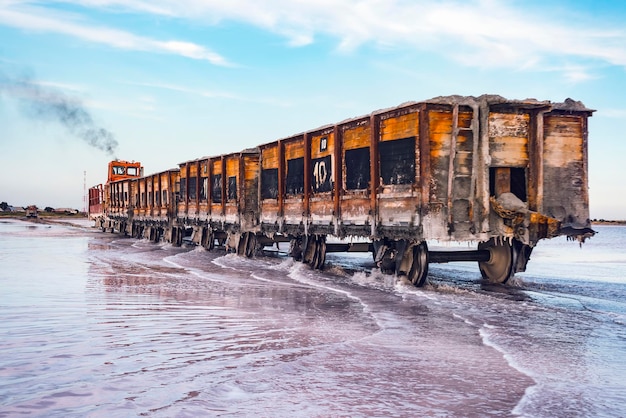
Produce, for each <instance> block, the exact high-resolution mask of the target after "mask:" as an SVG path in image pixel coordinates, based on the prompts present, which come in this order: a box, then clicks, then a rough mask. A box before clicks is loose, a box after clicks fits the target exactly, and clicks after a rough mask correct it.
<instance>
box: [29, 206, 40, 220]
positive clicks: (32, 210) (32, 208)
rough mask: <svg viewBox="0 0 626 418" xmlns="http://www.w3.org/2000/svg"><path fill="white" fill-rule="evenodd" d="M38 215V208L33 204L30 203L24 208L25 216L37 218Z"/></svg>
mask: <svg viewBox="0 0 626 418" xmlns="http://www.w3.org/2000/svg"><path fill="white" fill-rule="evenodd" d="M38 216H39V209H38V208H37V206H35V205H30V206H29V207H27V208H26V217H27V218H37V217H38Z"/></svg>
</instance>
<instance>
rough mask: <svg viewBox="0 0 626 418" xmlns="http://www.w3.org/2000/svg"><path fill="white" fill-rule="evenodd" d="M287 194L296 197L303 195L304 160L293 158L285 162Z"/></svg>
mask: <svg viewBox="0 0 626 418" xmlns="http://www.w3.org/2000/svg"><path fill="white" fill-rule="evenodd" d="M286 187H287V190H286V191H287V194H289V195H298V194H302V193H304V158H303V157H301V158H294V159H293V160H289V161H287V179H286Z"/></svg>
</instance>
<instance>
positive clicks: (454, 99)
mask: <svg viewBox="0 0 626 418" xmlns="http://www.w3.org/2000/svg"><path fill="white" fill-rule="evenodd" d="M422 104H435V105H437V104H441V105H461V106H470V107H476V106H481V105H482V106H502V107H503V108H506V107H511V108H521V109H546V110H557V111H566V112H572V113H574V112H580V113H587V114H589V115H591V114H592V113H593V112H595V110H594V109H589V108H587V107H586V106H585V105H584V104H583V103H582V102H580V101H575V100H572V99H570V98H567V99H565V100H564V101H563V102H560V103H559V102H551V101H549V100H537V99H532V98H528V99H523V100H517V99H507V98H505V97H502V96H500V95H497V94H483V95H481V96H478V97H475V96H460V95H450V96H438V97H433V98H432V99H427V100H423V101H419V102H417V101H408V102H404V103H401V104H399V105H398V106H393V107H388V108H382V109H378V110H375V111H373V112H371V113H368V114H365V115H361V116H355V117H352V118H348V119H344V120H342V121H340V122H337V123H331V124H326V125H322V126H320V127H318V128H314V129H310V130H307V131H303V132H299V133H296V134H293V135H289V136H286V137H283V138H279V139H276V140H274V141H270V142H267V143H264V144H262V145H259V148H265V147H267V146H270V145H272V144H274V143H276V142H278V141H285V140H290V139H295V138H298V137H301V136H303V135H305V134H307V133H316V132H322V131H324V130H328V129H331V128H333V127H335V126H336V125H346V124H349V123H352V122H357V121H361V120H364V119H367V118H369V117H371V116H376V115H382V114H385V113H388V112H393V111H396V110H400V109H403V108H406V107H410V106H417V105H422Z"/></svg>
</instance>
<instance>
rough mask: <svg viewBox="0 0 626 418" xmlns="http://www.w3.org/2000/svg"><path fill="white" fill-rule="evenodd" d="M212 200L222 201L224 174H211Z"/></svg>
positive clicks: (214, 201)
mask: <svg viewBox="0 0 626 418" xmlns="http://www.w3.org/2000/svg"><path fill="white" fill-rule="evenodd" d="M211 201H212V202H213V203H222V175H221V174H214V175H213V176H211Z"/></svg>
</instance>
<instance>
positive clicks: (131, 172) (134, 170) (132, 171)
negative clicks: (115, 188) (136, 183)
mask: <svg viewBox="0 0 626 418" xmlns="http://www.w3.org/2000/svg"><path fill="white" fill-rule="evenodd" d="M126 172H127V173H128V175H129V176H136V175H137V167H128V168H127V169H126ZM121 174H124V173H121Z"/></svg>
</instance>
